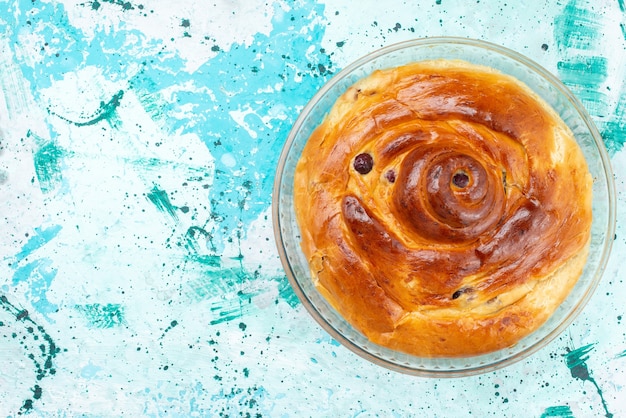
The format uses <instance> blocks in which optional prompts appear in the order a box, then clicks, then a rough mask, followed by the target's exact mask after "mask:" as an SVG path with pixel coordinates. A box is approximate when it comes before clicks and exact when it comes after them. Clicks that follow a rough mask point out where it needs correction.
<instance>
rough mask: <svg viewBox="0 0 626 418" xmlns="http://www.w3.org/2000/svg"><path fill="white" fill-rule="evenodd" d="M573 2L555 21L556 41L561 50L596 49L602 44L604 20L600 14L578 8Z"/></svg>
mask: <svg viewBox="0 0 626 418" xmlns="http://www.w3.org/2000/svg"><path fill="white" fill-rule="evenodd" d="M577 3H578V1H577V0H571V1H570V2H569V3H567V5H566V6H565V9H564V10H563V12H562V13H561V14H560V15H558V16H556V18H555V19H554V33H555V41H556V44H557V46H558V47H559V49H581V50H590V49H594V48H596V47H597V46H599V44H600V38H599V36H598V35H599V34H600V32H601V31H602V25H601V24H600V23H599V22H600V21H601V19H602V16H600V15H599V14H598V13H596V12H594V11H592V10H588V9H584V8H582V7H579V6H578V4H577Z"/></svg>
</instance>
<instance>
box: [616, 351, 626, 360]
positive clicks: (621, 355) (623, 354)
mask: <svg viewBox="0 0 626 418" xmlns="http://www.w3.org/2000/svg"><path fill="white" fill-rule="evenodd" d="M615 358H616V359H618V358H626V350H624V351H622V352H621V353H619V354H618V355H616V356H615Z"/></svg>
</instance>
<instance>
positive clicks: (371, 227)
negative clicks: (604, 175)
mask: <svg viewBox="0 0 626 418" xmlns="http://www.w3.org/2000/svg"><path fill="white" fill-rule="evenodd" d="M361 154H362V155H368V156H371V157H372V159H373V166H372V167H371V171H368V172H365V171H367V170H363V171H364V172H365V174H361V173H360V172H358V171H357V170H356V169H355V166H354V161H355V158H356V156H357V155H361ZM455 176H457V177H455ZM459 176H460V177H459ZM591 182H592V180H591V176H590V174H589V172H588V170H587V165H586V162H585V159H584V156H583V154H582V152H581V150H580V148H579V147H578V145H577V144H576V141H575V140H574V138H573V136H572V134H571V132H570V131H569V129H568V128H567V126H566V125H565V124H564V122H563V121H562V120H561V119H560V118H559V117H558V115H557V114H556V113H555V112H554V111H553V110H552V109H551V108H549V107H548V105H547V104H545V103H544V102H543V101H542V100H541V99H540V98H539V97H538V96H536V95H535V94H534V93H533V92H532V91H530V90H529V89H528V88H527V87H526V86H525V85H523V84H521V83H520V82H518V81H517V80H515V79H513V78H511V77H509V76H505V75H503V74H501V73H498V72H496V71H494V70H491V69H489V68H486V67H481V66H476V65H473V64H469V63H466V62H460V61H446V60H437V61H427V62H421V63H415V64H411V65H407V66H403V67H398V68H394V69H390V70H384V71H376V72H374V73H373V74H372V75H370V76H369V77H367V78H365V79H363V80H361V81H359V82H357V83H356V84H355V85H354V86H352V87H351V88H349V89H348V90H347V91H346V92H345V94H343V95H342V96H341V97H340V98H339V100H338V101H337V102H336V104H335V106H334V107H333V109H332V110H331V111H330V113H329V115H328V116H327V117H326V119H325V120H324V122H323V123H322V124H321V125H320V126H319V127H318V128H317V129H316V130H315V132H314V133H313V134H312V136H311V137H310V139H309V141H308V142H307V145H306V147H305V149H304V151H303V153H302V156H301V159H300V162H299V164H298V166H297V169H296V173H295V188H294V193H295V197H294V199H295V206H296V214H297V218H298V223H299V226H300V229H301V233H302V242H301V246H302V250H303V252H304V254H305V255H306V257H307V259H308V260H309V262H310V266H311V274H312V276H313V280H314V281H315V284H316V286H317V288H318V289H319V290H320V292H321V293H322V294H323V295H324V297H325V298H326V299H327V300H328V301H329V302H330V303H331V304H332V305H333V306H334V307H335V308H336V309H337V310H338V311H339V312H340V313H341V314H342V315H343V316H344V317H345V318H346V320H347V321H348V322H350V323H352V324H353V325H354V326H355V327H356V328H357V329H359V330H360V331H361V332H363V333H364V334H365V335H366V336H367V337H368V338H369V339H370V340H372V341H374V342H376V343H379V344H382V345H385V346H388V347H390V348H394V349H397V350H401V351H404V352H407V353H410V354H415V355H419V356H428V357H437V356H465V355H475V354H481V353H486V352H490V351H494V350H497V349H500V348H504V347H508V346H511V345H513V344H515V343H516V342H517V341H519V340H520V339H521V338H522V337H524V336H526V335H528V334H529V333H531V332H532V331H534V330H535V329H537V328H538V327H539V326H540V325H541V324H542V323H544V322H545V320H546V319H547V318H548V317H549V316H550V314H551V313H552V312H553V311H554V310H555V309H556V308H557V307H558V305H560V303H561V302H562V301H563V299H564V298H565V297H566V296H567V294H568V293H569V292H570V290H571V288H572V287H573V285H574V284H575V283H576V281H577V279H578V277H579V276H580V274H581V272H582V268H583V266H584V263H585V261H586V257H587V248H588V245H589V239H590V227H591V188H592V185H591Z"/></svg>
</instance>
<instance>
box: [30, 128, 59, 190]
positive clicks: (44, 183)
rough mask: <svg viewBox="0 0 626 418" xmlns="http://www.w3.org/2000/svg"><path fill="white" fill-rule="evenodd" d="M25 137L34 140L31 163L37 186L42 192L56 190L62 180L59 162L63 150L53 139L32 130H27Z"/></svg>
mask: <svg viewBox="0 0 626 418" xmlns="http://www.w3.org/2000/svg"><path fill="white" fill-rule="evenodd" d="M26 137H27V138H30V137H32V138H33V139H34V141H35V152H34V154H33V164H34V166H35V175H36V176H37V180H38V182H39V188H40V189H41V192H42V193H44V194H47V193H50V192H52V191H55V190H57V188H58V187H59V186H60V185H61V184H62V182H63V174H62V167H61V162H62V159H63V157H64V156H65V151H64V150H63V149H62V148H61V147H60V146H59V144H57V143H56V141H54V140H46V139H44V138H42V137H40V136H38V135H36V134H35V133H33V132H32V131H28V133H27V134H26Z"/></svg>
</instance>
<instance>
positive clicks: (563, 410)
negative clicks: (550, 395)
mask: <svg viewBox="0 0 626 418" xmlns="http://www.w3.org/2000/svg"><path fill="white" fill-rule="evenodd" d="M541 418H574V414H573V413H572V410H571V408H570V407H569V406H567V405H563V406H551V407H549V408H546V410H545V411H544V412H543V414H541Z"/></svg>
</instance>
